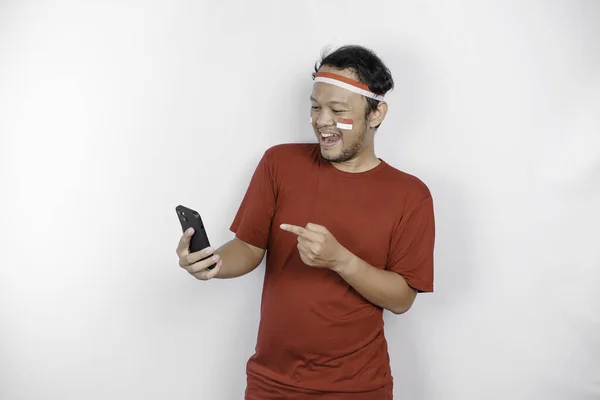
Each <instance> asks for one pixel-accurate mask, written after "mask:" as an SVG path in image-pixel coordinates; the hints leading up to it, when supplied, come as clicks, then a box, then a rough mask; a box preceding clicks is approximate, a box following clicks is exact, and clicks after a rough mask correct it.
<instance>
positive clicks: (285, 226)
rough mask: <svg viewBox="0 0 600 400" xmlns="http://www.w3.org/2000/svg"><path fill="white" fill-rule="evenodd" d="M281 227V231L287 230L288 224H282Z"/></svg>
mask: <svg viewBox="0 0 600 400" xmlns="http://www.w3.org/2000/svg"><path fill="white" fill-rule="evenodd" d="M279 227H280V228H281V229H286V228H287V225H286V224H281V225H279Z"/></svg>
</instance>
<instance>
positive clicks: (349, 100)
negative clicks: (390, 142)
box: [310, 66, 372, 162]
mask: <svg viewBox="0 0 600 400" xmlns="http://www.w3.org/2000/svg"><path fill="white" fill-rule="evenodd" d="M320 71H322V72H333V73H336V74H339V75H343V76H346V77H348V78H352V79H357V77H356V75H354V74H353V73H352V72H351V71H347V70H342V71H340V70H336V69H333V68H329V67H327V66H323V67H322V68H321V69H320ZM366 109H367V100H366V98H365V97H363V96H361V95H360V94H358V93H354V92H351V91H349V90H346V89H343V88H340V87H338V86H335V85H330V84H328V83H322V82H317V83H315V84H314V85H313V91H312V94H311V114H310V115H311V117H312V125H313V130H314V131H315V135H316V136H317V139H318V140H319V144H320V145H321V155H322V156H323V158H325V159H326V160H328V161H331V162H345V161H348V160H351V159H353V158H356V157H357V156H358V155H360V153H361V152H362V151H363V150H365V149H366V148H367V147H368V146H369V145H372V140H367V139H368V137H367V131H368V129H367V126H368V125H367V120H366V115H365V110H366ZM339 119H351V120H353V124H352V129H344V128H347V126H340V127H338V126H337V123H338V120H339Z"/></svg>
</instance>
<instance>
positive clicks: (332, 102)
mask: <svg viewBox="0 0 600 400" xmlns="http://www.w3.org/2000/svg"><path fill="white" fill-rule="evenodd" d="M310 101H314V102H316V103H318V101H317V99H315V98H314V97H312V96H310ZM327 104H337V105H340V106H344V107H350V104H348V103H344V102H343V101H330V102H328V103H327Z"/></svg>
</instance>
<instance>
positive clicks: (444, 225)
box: [384, 49, 475, 400]
mask: <svg viewBox="0 0 600 400" xmlns="http://www.w3.org/2000/svg"><path fill="white" fill-rule="evenodd" d="M386 53H387V54H392V55H393V57H391V59H390V62H389V63H388V65H389V67H390V69H391V70H392V74H393V76H394V81H395V89H394V94H393V99H391V100H393V106H392V104H391V107H390V112H389V114H388V118H389V122H391V123H392V124H393V126H394V129H395V132H394V135H398V136H397V137H398V139H397V140H394V141H393V142H392V141H389V142H388V143H387V144H386V149H385V152H386V153H387V155H386V157H389V160H390V163H391V164H392V165H394V166H396V167H397V168H399V169H401V170H403V167H402V164H403V162H402V159H403V157H402V156H401V154H402V153H407V152H410V150H407V149H408V148H410V147H411V145H410V143H414V142H415V138H414V135H415V134H417V133H418V132H421V133H422V134H425V135H426V136H429V137H433V135H432V134H428V132H427V130H428V129H429V128H428V127H429V126H431V125H430V124H429V123H428V119H429V118H430V114H431V112H429V111H428V110H427V109H426V107H427V104H433V103H432V101H433V100H431V101H430V100H429V99H428V98H427V96H428V93H430V92H431V90H430V88H429V87H427V82H428V81H429V80H428V79H427V68H426V66H425V65H421V63H420V62H419V57H418V55H416V54H412V53H410V52H405V51H403V52H402V54H399V52H398V51H397V50H395V49H394V50H390V51H386ZM384 61H386V60H384ZM390 97H391V96H390ZM389 145H391V146H389ZM423 157H424V158H426V157H428V156H427V154H424V155H423ZM396 160H397V162H396ZM436 165H439V164H436V163H435V162H427V160H426V159H425V160H423V161H422V162H419V165H418V166H416V169H417V170H415V171H407V172H408V173H413V174H414V175H416V176H418V177H419V178H420V179H421V180H423V182H425V183H426V184H427V186H428V187H429V189H430V190H431V193H432V195H433V199H434V212H435V221H436V244H435V261H434V262H435V265H434V277H435V278H434V279H435V280H434V293H431V294H420V295H418V296H417V299H416V301H415V304H414V306H413V308H412V309H411V310H410V311H409V312H408V313H406V314H403V315H399V316H397V315H393V314H391V313H389V312H387V311H386V312H385V313H384V320H385V335H386V338H387V340H388V346H389V353H390V358H391V365H392V373H393V375H394V394H395V396H397V397H400V398H410V399H423V400H427V399H432V398H433V397H432V396H433V393H431V392H430V391H429V388H430V387H431V386H432V385H431V382H432V381H433V380H434V377H435V371H433V370H432V369H430V366H429V365H427V364H425V363H424V360H431V354H430V352H426V353H427V354H424V353H425V351H424V349H423V347H422V346H427V343H426V342H425V339H424V336H423V332H430V331H431V329H432V327H435V326H436V325H437V323H436V321H437V320H438V319H439V317H440V316H442V315H447V314H449V313H452V312H453V311H454V310H457V309H459V308H461V307H462V304H464V303H465V302H466V299H465V297H467V296H471V295H472V291H473V290H474V288H473V285H472V283H473V282H474V277H473V273H474V272H475V266H474V261H473V259H472V258H471V256H470V253H469V250H470V247H471V243H472V241H473V235H474V233H473V232H472V229H474V228H473V227H474V226H475V224H474V223H473V220H474V216H473V214H472V213H471V211H470V210H469V206H468V204H469V190H468V187H465V185H464V183H461V182H459V181H457V180H456V179H455V178H454V177H453V176H452V175H450V174H448V173H447V172H446V171H444V170H440V169H439V168H438V167H436ZM429 166H432V167H429ZM409 168H412V167H409ZM428 347H429V346H428Z"/></svg>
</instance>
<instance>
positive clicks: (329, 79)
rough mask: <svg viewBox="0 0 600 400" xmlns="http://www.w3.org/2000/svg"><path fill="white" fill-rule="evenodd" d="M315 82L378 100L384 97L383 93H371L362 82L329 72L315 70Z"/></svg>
mask: <svg viewBox="0 0 600 400" xmlns="http://www.w3.org/2000/svg"><path fill="white" fill-rule="evenodd" d="M315 82H323V83H329V84H331V85H335V86H339V87H341V88H343V89H346V90H350V91H351V92H354V93H358V94H361V95H363V96H365V97H369V98H371V99H375V100H379V101H383V98H384V96H383V95H378V94H375V93H373V92H372V91H371V89H369V87H368V86H367V85H365V84H364V83H360V82H358V81H355V80H354V79H350V78H346V77H345V76H342V75H338V74H332V73H331V72H317V73H316V74H315Z"/></svg>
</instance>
